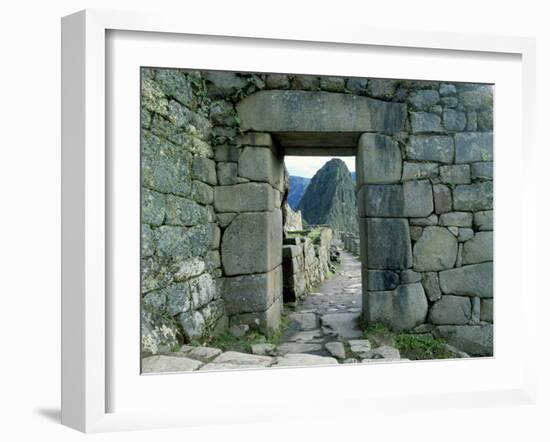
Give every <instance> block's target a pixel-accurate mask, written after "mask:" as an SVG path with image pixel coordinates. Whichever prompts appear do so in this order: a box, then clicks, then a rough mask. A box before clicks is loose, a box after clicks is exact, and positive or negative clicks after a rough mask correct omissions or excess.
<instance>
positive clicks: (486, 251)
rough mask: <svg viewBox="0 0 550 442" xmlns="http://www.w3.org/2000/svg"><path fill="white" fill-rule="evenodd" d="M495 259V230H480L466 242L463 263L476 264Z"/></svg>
mask: <svg viewBox="0 0 550 442" xmlns="http://www.w3.org/2000/svg"><path fill="white" fill-rule="evenodd" d="M492 260H493V232H478V233H476V234H475V236H474V237H473V238H472V239H470V240H469V241H466V242H465V243H464V249H463V252H462V263H463V264H476V263H479V262H485V261H492Z"/></svg>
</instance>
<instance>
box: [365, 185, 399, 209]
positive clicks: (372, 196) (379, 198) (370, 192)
mask: <svg viewBox="0 0 550 442" xmlns="http://www.w3.org/2000/svg"><path fill="white" fill-rule="evenodd" d="M357 199H358V206H359V216H360V217H366V216H370V217H402V216H403V208H404V205H405V201H404V195H403V186H402V185H401V184H368V185H366V186H363V187H361V189H360V190H359V192H358V193H357Z"/></svg>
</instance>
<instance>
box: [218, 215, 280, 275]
mask: <svg viewBox="0 0 550 442" xmlns="http://www.w3.org/2000/svg"><path fill="white" fill-rule="evenodd" d="M282 224H283V221H282V214H281V211H280V210H274V211H273V212H264V213H241V214H240V215H238V216H237V217H236V218H235V219H234V220H233V222H232V223H231V224H230V225H229V226H228V227H227V228H226V229H225V231H224V233H223V237H222V245H221V253H222V265H223V269H224V271H225V274H226V275H229V276H231V275H242V274H249V273H262V272H267V271H270V270H272V269H274V268H275V267H277V266H279V265H280V264H281V262H282V244H283V232H282V230H283V229H282ZM258 245H263V246H262V247H258Z"/></svg>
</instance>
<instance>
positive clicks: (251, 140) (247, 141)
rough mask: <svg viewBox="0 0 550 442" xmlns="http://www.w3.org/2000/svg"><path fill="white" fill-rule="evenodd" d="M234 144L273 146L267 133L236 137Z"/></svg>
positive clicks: (253, 133)
mask: <svg viewBox="0 0 550 442" xmlns="http://www.w3.org/2000/svg"><path fill="white" fill-rule="evenodd" d="M236 143H237V144H240V145H243V146H256V147H270V148H273V147H274V146H275V142H274V141H273V138H272V137H271V134H269V133H267V132H247V133H245V134H241V135H239V136H238V137H237V139H236Z"/></svg>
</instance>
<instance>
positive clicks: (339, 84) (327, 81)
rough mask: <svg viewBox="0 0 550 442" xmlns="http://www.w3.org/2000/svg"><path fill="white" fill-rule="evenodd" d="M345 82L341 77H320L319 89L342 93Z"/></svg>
mask: <svg viewBox="0 0 550 442" xmlns="http://www.w3.org/2000/svg"><path fill="white" fill-rule="evenodd" d="M345 86H346V80H345V79H344V78H342V77H321V89H323V90H325V91H330V92H343V91H344V88H345Z"/></svg>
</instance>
